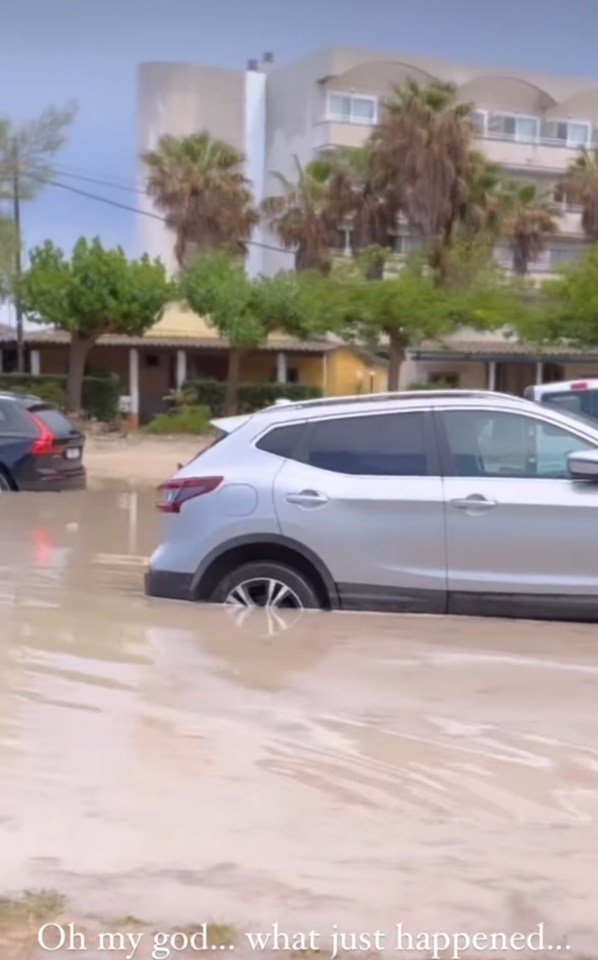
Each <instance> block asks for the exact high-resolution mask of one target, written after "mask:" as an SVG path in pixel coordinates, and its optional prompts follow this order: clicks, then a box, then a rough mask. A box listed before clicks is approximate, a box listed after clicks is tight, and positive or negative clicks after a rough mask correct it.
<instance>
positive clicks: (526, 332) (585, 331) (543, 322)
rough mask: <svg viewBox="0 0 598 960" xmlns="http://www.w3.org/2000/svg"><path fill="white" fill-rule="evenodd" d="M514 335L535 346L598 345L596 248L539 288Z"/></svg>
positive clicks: (597, 269)
mask: <svg viewBox="0 0 598 960" xmlns="http://www.w3.org/2000/svg"><path fill="white" fill-rule="evenodd" d="M518 333H519V335H520V337H521V338H522V339H523V340H527V341H529V342H532V343H537V344H555V343H561V344H568V345H569V346H571V345H572V346H579V347H596V346H597V345H598V247H595V246H594V247H591V248H590V249H589V250H588V252H587V253H586V254H585V256H584V257H582V259H581V260H579V261H578V262H577V263H574V264H569V265H567V266H566V267H564V269H563V272H562V275H561V276H560V277H558V278H557V279H556V280H549V281H547V282H546V283H545V284H544V285H543V287H542V290H541V295H540V297H539V298H537V302H536V303H535V304H533V309H530V310H529V311H528V312H527V313H525V314H523V315H522V316H521V317H520V318H519V323H518Z"/></svg>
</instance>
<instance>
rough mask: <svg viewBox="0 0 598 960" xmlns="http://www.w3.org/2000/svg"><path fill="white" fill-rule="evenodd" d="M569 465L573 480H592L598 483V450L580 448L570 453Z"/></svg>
mask: <svg viewBox="0 0 598 960" xmlns="http://www.w3.org/2000/svg"><path fill="white" fill-rule="evenodd" d="M567 466H568V468H569V475H570V476H571V479H572V480H590V481H593V482H594V483H598V450H580V451H579V453H570V454H569V456H568V457H567Z"/></svg>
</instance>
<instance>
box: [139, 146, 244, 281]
mask: <svg viewBox="0 0 598 960" xmlns="http://www.w3.org/2000/svg"><path fill="white" fill-rule="evenodd" d="M141 159H142V160H143V162H144V163H145V165H146V167H147V171H148V177H147V192H148V194H149V195H150V196H151V197H153V198H154V200H155V203H156V206H157V208H158V210H160V211H161V212H162V213H163V214H164V217H165V220H166V224H167V226H168V227H169V228H170V229H171V230H172V231H173V232H174V234H175V236H176V240H175V246H174V254H175V257H176V260H177V263H178V265H179V267H182V266H183V265H184V264H185V263H186V262H188V260H189V258H190V257H191V256H192V255H194V254H196V253H200V252H205V251H208V250H214V249H224V250H228V251H229V252H232V253H236V254H242V253H244V252H245V249H246V243H247V240H248V239H249V237H250V235H251V231H252V229H253V227H254V226H255V225H256V223H257V222H258V220H259V216H258V213H257V211H256V209H255V208H254V205H253V198H252V194H251V190H250V189H249V183H248V181H247V180H246V178H245V176H244V175H243V172H242V164H243V160H244V158H243V155H242V154H240V153H238V152H237V150H235V149H234V148H233V147H231V146H229V144H227V143H225V142H224V141H222V140H216V139H213V138H212V137H211V136H210V135H209V133H206V132H205V131H204V132H203V133H194V134H191V135H190V136H186V137H173V136H170V135H169V134H166V135H165V136H163V137H161V138H160V140H159V141H158V145H157V147H156V149H155V150H150V151H148V152H147V153H145V154H143V155H142V158H141Z"/></svg>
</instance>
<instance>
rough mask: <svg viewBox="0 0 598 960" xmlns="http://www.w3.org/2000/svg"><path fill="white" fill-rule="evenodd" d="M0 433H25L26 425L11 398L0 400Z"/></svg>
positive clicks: (17, 406)
mask: <svg viewBox="0 0 598 960" xmlns="http://www.w3.org/2000/svg"><path fill="white" fill-rule="evenodd" d="M0 433H24V434H26V433H27V425H26V423H25V420H24V417H23V415H22V414H21V412H20V410H19V405H18V404H17V403H15V402H14V401H13V400H4V401H0Z"/></svg>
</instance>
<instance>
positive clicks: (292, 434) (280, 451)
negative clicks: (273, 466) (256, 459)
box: [256, 423, 305, 460]
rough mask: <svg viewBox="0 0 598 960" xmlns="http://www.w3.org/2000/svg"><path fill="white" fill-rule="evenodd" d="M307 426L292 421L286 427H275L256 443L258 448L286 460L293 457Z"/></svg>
mask: <svg viewBox="0 0 598 960" xmlns="http://www.w3.org/2000/svg"><path fill="white" fill-rule="evenodd" d="M304 428H305V424H304V423H291V424H287V426H284V427H274V429H273V430H269V431H268V433H267V434H266V435H265V436H263V437H262V438H261V439H260V440H258V442H257V443H256V447H257V448H258V450H263V451H264V452H265V453H272V454H273V455H274V456H275V457H283V458H284V459H285V460H287V459H289V458H292V456H293V454H294V452H295V450H296V449H297V445H298V443H299V440H300V439H301V436H302V435H303V430H304Z"/></svg>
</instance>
